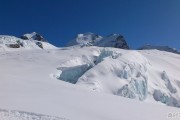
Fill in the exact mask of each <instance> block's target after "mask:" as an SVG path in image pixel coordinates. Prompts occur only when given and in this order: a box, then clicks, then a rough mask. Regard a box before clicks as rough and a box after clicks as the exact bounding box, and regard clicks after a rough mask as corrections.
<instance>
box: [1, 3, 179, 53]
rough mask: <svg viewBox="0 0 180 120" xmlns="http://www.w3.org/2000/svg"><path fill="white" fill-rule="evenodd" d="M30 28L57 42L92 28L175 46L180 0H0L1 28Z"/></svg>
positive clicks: (15, 31) (134, 44)
mask: <svg viewBox="0 0 180 120" xmlns="http://www.w3.org/2000/svg"><path fill="white" fill-rule="evenodd" d="M33 31H36V32H38V33H40V34H42V35H43V36H44V37H45V38H46V39H48V40H49V42H50V43H52V44H54V45H56V46H64V45H65V44H66V43H67V42H68V41H69V40H71V39H72V38H74V37H75V36H76V34H78V33H84V32H93V33H97V34H100V35H102V36H105V35H108V34H111V33H119V34H122V35H123V36H124V37H125V38H126V40H127V42H128V43H129V45H130V47H131V48H134V49H135V48H138V47H140V46H142V45H144V44H153V45H169V46H171V47H175V48H177V49H180V0H0V34H6V35H15V36H20V35H22V34H24V33H28V32H33Z"/></svg>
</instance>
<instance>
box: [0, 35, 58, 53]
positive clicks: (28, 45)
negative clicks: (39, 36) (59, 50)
mask: <svg viewBox="0 0 180 120" xmlns="http://www.w3.org/2000/svg"><path fill="white" fill-rule="evenodd" d="M33 34H34V35H35V33H33ZM27 37H28V40H24V39H21V38H18V37H15V36H9V35H0V51H9V50H20V49H54V48H56V47H55V46H54V45H51V44H50V43H48V42H44V41H43V40H41V41H39V40H36V38H35V37H34V36H33V35H31V36H30V35H29V36H28V35H27Z"/></svg>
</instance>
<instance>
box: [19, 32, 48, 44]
mask: <svg viewBox="0 0 180 120" xmlns="http://www.w3.org/2000/svg"><path fill="white" fill-rule="evenodd" d="M21 39H23V40H37V41H42V42H47V40H46V39H45V38H44V37H43V36H42V35H40V34H38V33H37V32H32V33H26V34H24V35H22V36H21Z"/></svg>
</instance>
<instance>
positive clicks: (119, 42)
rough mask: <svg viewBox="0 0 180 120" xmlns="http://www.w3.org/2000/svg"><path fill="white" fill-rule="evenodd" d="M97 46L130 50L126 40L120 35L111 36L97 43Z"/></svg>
mask: <svg viewBox="0 0 180 120" xmlns="http://www.w3.org/2000/svg"><path fill="white" fill-rule="evenodd" d="M96 46H100V47H114V48H121V49H129V46H128V44H127V42H126V40H125V39H124V37H123V36H122V35H120V34H111V35H109V36H107V37H104V38H103V39H102V40H100V41H99V42H97V44H96Z"/></svg>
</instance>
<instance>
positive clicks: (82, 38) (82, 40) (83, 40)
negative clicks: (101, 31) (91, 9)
mask: <svg viewBox="0 0 180 120" xmlns="http://www.w3.org/2000/svg"><path fill="white" fill-rule="evenodd" d="M101 39H102V37H101V36H100V35H97V34H94V33H90V32H88V33H84V34H78V35H77V36H76V38H74V39H73V40H71V41H70V42H69V43H68V44H67V46H73V45H81V46H92V45H94V44H95V43H96V42H98V41H99V40H101Z"/></svg>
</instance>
